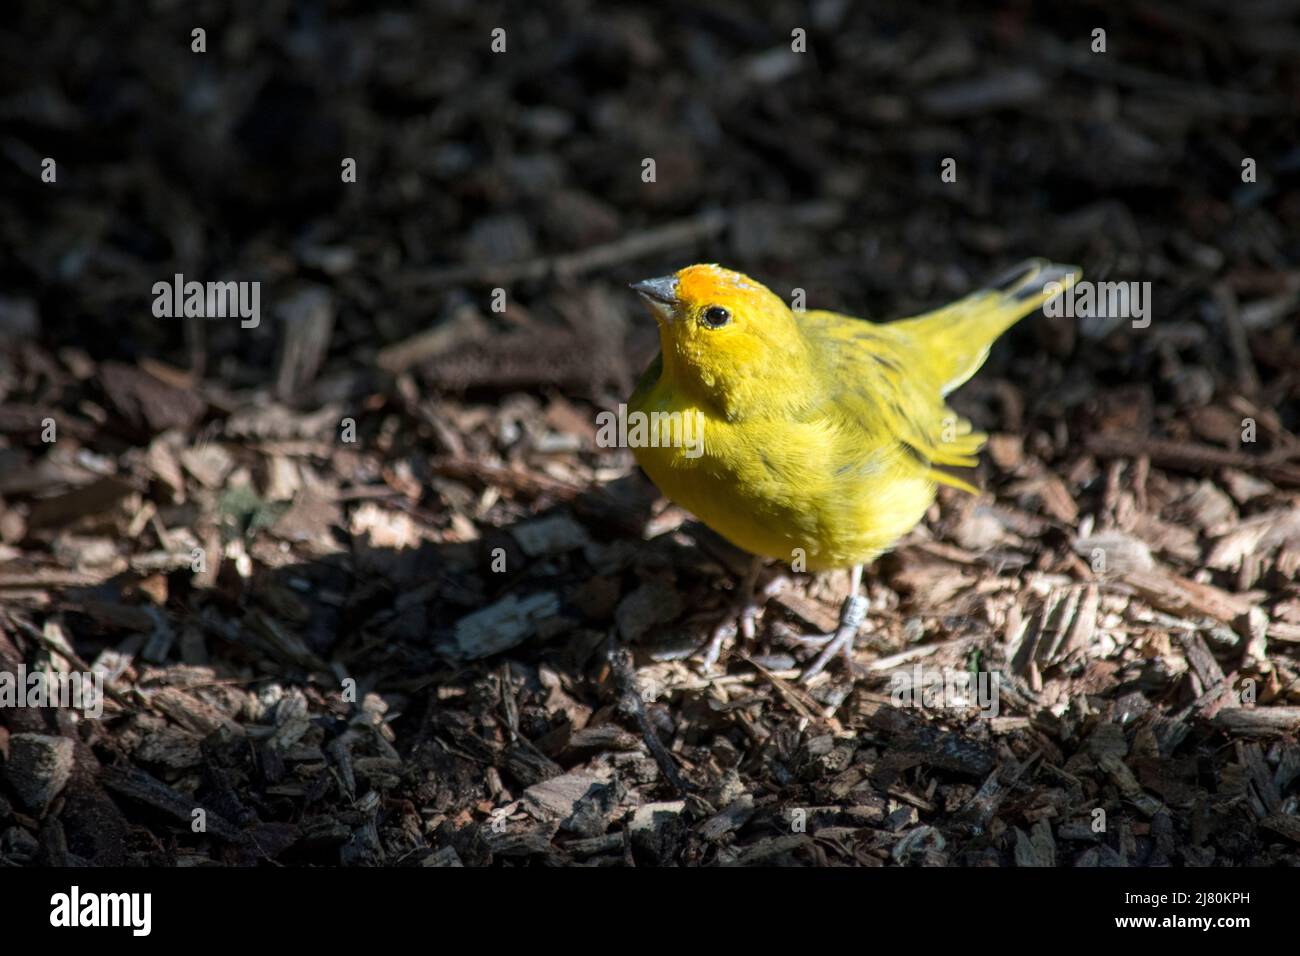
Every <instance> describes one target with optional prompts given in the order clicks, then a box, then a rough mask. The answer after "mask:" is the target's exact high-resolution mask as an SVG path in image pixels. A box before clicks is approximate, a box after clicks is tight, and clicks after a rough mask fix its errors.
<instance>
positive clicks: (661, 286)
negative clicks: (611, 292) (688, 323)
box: [629, 276, 677, 319]
mask: <svg viewBox="0 0 1300 956" xmlns="http://www.w3.org/2000/svg"><path fill="white" fill-rule="evenodd" d="M629 288H631V289H632V291H633V292H635V293H636V294H637V295H639V296H641V298H643V299H645V301H646V303H647V304H648V305H649V306H650V308H651V310H653V311H654V313H655V315H656V316H659V317H661V318H664V319H668V318H671V317H672V314H673V309H674V308H676V306H677V276H660V277H659V278H658V279H642V280H641V281H640V282H633V283H632V284H631V286H629Z"/></svg>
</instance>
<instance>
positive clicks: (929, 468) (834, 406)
mask: <svg viewBox="0 0 1300 956" xmlns="http://www.w3.org/2000/svg"><path fill="white" fill-rule="evenodd" d="M803 328H804V331H805V334H807V335H808V336H809V338H810V339H812V340H813V341H814V343H815V348H814V352H815V354H816V355H817V356H818V361H819V364H820V365H821V374H820V375H819V376H818V377H819V379H820V381H821V382H822V383H823V386H822V388H821V389H820V390H819V394H818V398H817V406H818V408H817V409H814V410H812V411H813V413H814V414H819V415H823V416H825V417H828V418H833V419H839V420H842V421H843V423H844V425H845V428H844V430H843V431H844V434H845V435H846V438H845V439H844V441H845V443H846V446H845V448H844V457H846V458H847V459H848V460H850V461H851V460H852V457H853V456H854V455H855V454H860V455H862V456H863V457H864V459H865V458H866V457H875V456H879V455H880V453H881V452H882V451H883V450H887V449H892V450H894V451H896V452H899V453H901V454H900V458H902V459H905V460H910V462H911V463H913V464H914V465H915V466H916V467H917V468H919V469H921V470H922V471H924V472H926V474H927V477H929V478H930V479H931V480H933V481H936V482H939V483H941V484H947V485H952V486H953V487H956V488H961V489H963V490H965V491H970V492H972V493H975V492H977V491H978V489H976V488H975V487H974V486H972V485H971V484H970V483H969V482H967V481H965V480H963V479H961V478H959V477H957V476H955V475H951V474H949V473H947V472H945V471H941V470H939V469H938V468H936V466H941V467H942V466H946V467H953V468H973V467H974V466H975V465H976V464H978V459H976V457H975V455H976V454H977V453H978V452H979V450H980V448H981V447H982V446H983V444H984V441H985V438H986V436H985V435H984V434H982V433H981V432H977V431H974V430H973V429H972V427H971V423H970V422H969V421H967V420H966V419H964V418H962V417H961V416H960V415H958V414H957V413H956V412H954V411H953V410H952V409H951V408H949V407H948V406H947V405H946V404H945V403H944V401H943V396H942V393H941V391H940V388H939V386H938V385H937V384H936V383H935V382H934V381H933V380H932V379H931V378H930V376H927V375H925V374H918V370H919V369H920V367H921V366H922V365H923V363H925V362H926V361H927V355H926V352H925V350H924V349H923V348H921V347H918V346H917V345H916V344H915V343H914V342H912V341H911V340H910V339H908V338H906V337H901V336H898V335H895V334H893V333H892V332H891V331H890V330H891V326H890V325H877V324H875V323H872V322H868V321H866V320H863V319H855V318H851V317H849V316H843V315H836V314H834V313H830V312H808V313H805V315H804V322H803Z"/></svg>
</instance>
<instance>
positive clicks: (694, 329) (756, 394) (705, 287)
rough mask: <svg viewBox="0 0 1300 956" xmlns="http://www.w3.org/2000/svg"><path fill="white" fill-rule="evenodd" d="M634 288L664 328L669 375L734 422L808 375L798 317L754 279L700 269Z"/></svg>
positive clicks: (636, 284) (662, 342)
mask: <svg viewBox="0 0 1300 956" xmlns="http://www.w3.org/2000/svg"><path fill="white" fill-rule="evenodd" d="M632 288H633V289H634V290H635V291H636V292H637V293H638V294H639V295H640V296H641V298H642V299H643V300H644V301H645V303H646V305H647V306H649V308H650V311H651V313H652V314H653V315H654V317H655V319H656V320H657V321H658V323H659V343H660V346H661V347H662V351H663V362H664V374H665V375H667V376H671V380H672V381H673V382H674V384H676V385H678V386H680V387H682V388H684V389H686V390H688V391H690V392H692V393H694V394H695V397H696V398H697V399H699V400H701V401H704V402H709V403H711V404H714V405H716V406H718V407H719V408H720V409H721V410H723V411H725V412H726V414H727V415H728V416H729V417H735V416H736V415H738V414H743V413H744V412H746V411H747V410H749V408H751V407H753V405H754V402H755V401H756V400H757V399H758V398H760V397H761V396H763V395H765V394H766V395H771V394H773V392H774V390H779V389H781V388H782V387H783V386H786V385H789V384H791V382H792V381H793V380H794V379H795V378H797V377H798V376H800V375H805V374H806V372H807V365H808V355H807V344H806V342H805V341H804V338H803V335H802V334H801V333H800V331H799V325H798V323H797V322H796V321H795V317H794V314H793V313H792V312H791V311H790V309H789V307H788V306H787V305H786V304H785V303H784V302H782V301H781V299H780V298H779V297H778V296H776V295H775V294H773V293H772V291H771V290H769V289H768V288H767V287H766V286H764V285H762V284H760V283H758V282H755V281H754V280H753V279H751V278H749V277H748V276H745V275H741V274H740V273H739V272H732V271H730V270H729V269H723V268H721V267H719V266H716V265H695V266H687V267H686V268H685V269H681V270H680V271H678V272H676V273H674V274H673V275H668V276H663V277H661V278H658V279H646V280H644V281H642V282H634V283H633V284H632ZM805 382H806V379H805Z"/></svg>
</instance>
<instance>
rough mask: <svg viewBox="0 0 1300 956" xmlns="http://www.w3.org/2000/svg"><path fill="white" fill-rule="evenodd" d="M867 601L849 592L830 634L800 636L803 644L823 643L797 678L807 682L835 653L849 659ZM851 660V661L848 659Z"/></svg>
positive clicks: (824, 667) (864, 615)
mask: <svg viewBox="0 0 1300 956" xmlns="http://www.w3.org/2000/svg"><path fill="white" fill-rule="evenodd" d="M867 608H868V602H867V599H866V598H865V597H863V596H862V595H861V594H857V593H854V594H850V595H849V596H848V597H847V598H845V599H844V604H843V605H842V606H841V607H840V623H839V627H837V628H836V629H835V630H834V631H833V632H832V633H830V634H818V635H816V636H814V637H805V638H801V641H802V642H803V643H805V644H811V645H813V646H819V645H823V644H824V645H825V646H824V647H823V648H822V652H821V653H820V654H818V655H817V659H816V660H815V661H813V662H812V664H811V665H809V667H808V669H807V670H806V671H804V672H803V675H802V676H801V677H800V678H799V679H800V680H801V681H802V682H803V683H805V684H806V683H808V682H809V681H810V680H812V679H813V678H814V677H816V676H817V675H818V674H820V673H821V672H822V671H823V670H825V669H826V665H827V664H829V663H830V662H831V661H832V660H834V659H835V655H836V654H841V653H842V654H843V655H844V657H845V659H846V660H849V656H850V654H852V652H853V639H854V638H856V637H857V636H858V630H859V629H860V628H861V627H862V622H863V620H865V619H866V616H867ZM850 662H851V661H850Z"/></svg>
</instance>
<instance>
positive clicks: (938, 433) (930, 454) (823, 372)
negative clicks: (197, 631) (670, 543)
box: [628, 259, 1080, 679]
mask: <svg viewBox="0 0 1300 956" xmlns="http://www.w3.org/2000/svg"><path fill="white" fill-rule="evenodd" d="M1079 274H1080V272H1079V269H1077V268H1075V267H1073V266H1060V265H1055V264H1052V263H1049V262H1047V261H1045V260H1042V259H1035V260H1031V261H1029V262H1026V263H1023V264H1022V265H1020V266H1018V267H1016V268H1015V269H1014V270H1012V271H1011V272H1009V273H1008V274H1006V275H1005V276H1003V277H1000V278H999V279H998V280H997V281H995V282H993V283H992V284H990V285H989V286H988V287H987V288H984V289H981V290H979V291H978V292H975V293H973V294H971V295H969V296H967V297H966V298H964V299H961V300H959V301H958V302H955V303H953V304H952V305H949V306H946V307H945V308H942V309H938V310H936V311H934V312H927V313H925V314H924V315H920V316H917V317H915V318H910V319H902V320H899V321H896V322H889V323H883V324H881V323H874V322H869V321H866V320H865V319H857V318H853V317H851V316H846V315H838V314H836V313H834V312H823V311H807V312H794V311H792V310H791V309H790V308H789V307H788V306H787V305H786V304H785V302H784V301H782V300H781V298H780V297H778V296H777V295H775V294H774V293H772V292H771V290H769V289H767V288H766V287H765V286H763V285H761V284H760V283H758V282H755V281H754V280H753V279H750V278H749V277H748V276H744V275H741V274H740V273H738V272H732V271H730V270H728V269H723V268H720V267H719V266H716V265H694V266H689V267H687V268H685V269H682V270H681V271H679V272H677V273H676V274H674V275H670V276H664V277H662V278H658V279H647V280H645V281H643V282H637V283H634V284H633V285H632V288H633V289H634V290H635V291H636V292H637V293H639V294H640V295H641V297H642V298H643V299H644V300H645V302H646V303H647V305H648V306H649V308H650V311H651V312H652V313H653V314H654V317H655V319H656V320H657V321H658V323H659V343H660V353H659V355H658V356H657V357H656V358H655V359H654V361H653V362H652V363H651V364H650V367H649V368H647V369H646V370H645V372H644V374H642V376H641V379H640V381H639V382H638V384H637V387H636V390H635V391H634V392H633V394H632V397H631V399H630V400H629V402H628V417H629V419H631V418H632V416H633V414H635V413H637V412H640V413H642V416H643V417H644V419H648V420H650V421H652V422H654V423H658V424H661V425H662V429H661V431H662V434H660V433H659V432H657V431H656V430H655V429H654V428H652V429H651V430H650V432H649V434H648V440H646V441H638V442H631V444H634V446H635V447H634V448H633V452H634V454H635V455H636V459H637V461H638V462H639V463H640V465H641V467H642V468H643V469H645V472H646V474H648V475H649V476H650V478H651V480H652V481H654V483H655V484H656V485H657V486H658V487H659V490H660V491H662V492H663V493H664V494H665V495H666V496H667V497H668V498H670V499H672V500H673V501H675V502H677V503H678V504H679V505H681V506H682V507H684V508H686V509H687V510H689V511H691V512H693V513H694V514H695V515H696V516H697V517H698V518H699V519H700V520H701V521H703V522H704V523H705V524H707V525H708V526H709V527H711V528H712V529H713V530H715V531H717V532H718V533H719V534H721V535H722V536H723V537H725V538H726V539H728V540H729V541H731V542H732V543H733V544H735V545H737V546H738V547H740V548H743V549H744V550H746V551H749V552H750V553H752V554H754V555H758V556H762V557H768V558H779V559H781V560H783V561H786V562H790V563H793V564H795V566H796V567H798V566H800V565H801V564H802V565H803V566H804V567H806V568H808V569H809V570H821V569H827V568H851V569H852V590H851V593H850V596H849V598H848V599H847V600H846V601H845V602H844V606H843V608H842V609H841V612H840V624H839V627H838V628H837V630H836V631H835V633H834V634H832V635H825V636H824V637H823V638H821V639H820V640H821V643H824V644H825V647H824V649H823V651H822V653H821V654H820V655H819V657H818V659H817V660H816V661H815V662H814V663H813V665H812V666H811V667H810V668H809V669H808V670H807V671H805V673H804V677H805V679H807V678H809V677H811V676H813V675H814V674H816V673H818V672H820V671H821V670H822V669H823V668H824V667H825V666H826V664H827V663H828V662H829V661H830V660H831V659H832V658H833V657H834V656H835V654H837V653H840V652H844V653H845V654H846V655H847V654H848V652H849V651H850V650H851V649H852V644H853V639H854V637H855V636H856V634H857V631H858V628H859V627H860V625H861V623H862V620H863V618H864V617H865V615H866V610H867V604H866V600H865V598H863V597H862V596H861V595H860V594H859V591H860V587H861V579H862V567H863V565H864V564H867V563H869V562H871V561H873V560H874V559H875V558H876V557H878V556H879V555H880V554H881V553H882V552H884V551H886V550H888V549H889V548H890V547H892V546H893V544H894V543H895V542H896V541H898V539H899V538H901V537H902V536H903V535H904V534H906V533H907V532H908V531H910V530H911V529H912V528H913V527H914V526H915V525H916V524H917V522H919V521H920V520H921V518H922V516H923V515H924V514H925V511H926V509H927V508H929V506H930V503H931V502H932V501H933V500H934V496H935V490H936V487H937V486H938V485H939V484H947V485H952V486H954V487H957V488H961V489H964V490H966V491H970V492H974V491H976V489H975V488H973V487H972V486H971V485H969V484H968V483H967V482H965V481H963V480H962V479H961V478H959V477H957V476H955V475H952V474H949V473H947V472H945V471H943V470H942V468H943V467H945V466H947V467H958V468H969V467H973V466H974V465H975V464H977V459H976V457H975V456H976V454H977V452H978V451H979V449H980V448H981V447H982V446H983V444H984V441H985V438H986V436H985V435H983V434H981V433H979V432H976V431H973V430H972V427H971V424H970V422H968V421H966V420H965V419H963V418H961V417H960V416H958V415H957V414H956V413H955V412H953V411H952V409H950V408H949V407H948V406H947V405H946V404H945V402H944V396H946V395H947V394H948V393H949V392H951V391H952V390H953V389H955V388H957V387H958V386H959V385H961V384H962V383H963V382H965V381H966V380H967V379H969V378H970V377H971V376H972V375H974V374H975V372H976V371H978V370H979V368H980V366H981V365H983V364H984V360H985V359H986V358H987V357H988V354H989V347H990V346H991V345H992V344H993V341H994V340H995V339H997V338H998V336H1000V335H1001V334H1002V333H1003V332H1005V331H1006V330H1007V329H1008V328H1010V327H1011V326H1012V325H1013V324H1014V323H1015V322H1016V321H1017V320H1019V319H1021V318H1023V317H1024V316H1025V315H1028V314H1029V313H1030V312H1033V311H1034V310H1035V309H1037V308H1038V307H1039V306H1040V305H1042V304H1043V303H1044V302H1045V301H1047V300H1048V299H1050V298H1052V297H1053V296H1054V295H1057V294H1059V293H1061V292H1062V291H1064V290H1065V289H1067V288H1069V287H1070V286H1071V285H1072V284H1073V283H1074V282H1075V280H1076V279H1077V278H1078V276H1079ZM655 413H659V414H658V415H657V416H656V415H655ZM674 413H676V417H674ZM669 422H674V423H676V422H685V423H686V424H687V425H688V426H689V425H690V424H691V423H697V424H698V426H699V429H700V431H699V435H698V439H702V442H701V441H698V440H694V441H673V440H670V439H672V438H673V437H675V436H676V437H680V435H676V433H674V435H670V434H669V427H668V423H669ZM674 427H677V426H676V425H674ZM681 434H684V435H687V436H692V432H691V431H690V429H689V427H687V428H685V429H683V430H682V431H681ZM661 439H662V440H661ZM757 573H758V564H757V562H755V567H754V569H753V571H752V572H751V575H750V577H749V578H748V579H747V581H746V583H745V585H744V591H745V592H746V594H745V596H746V598H747V599H748V603H747V606H746V608H745V611H744V612H742V614H741V629H742V631H745V632H746V634H747V636H752V629H753V617H754V613H755V612H756V610H757V608H756V606H755V605H754V604H753V603H752V588H753V584H754V581H755V580H756V578H757ZM728 633H729V631H726V630H723V629H721V628H720V629H719V630H717V631H715V632H714V635H713V640H712V642H711V644H710V647H709V649H708V651H707V652H706V655H705V666H706V667H709V666H712V665H713V664H714V663H715V662H716V660H717V658H718V656H719V654H720V652H721V646H722V642H723V640H724V639H725V637H726V636H727V634H728Z"/></svg>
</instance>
